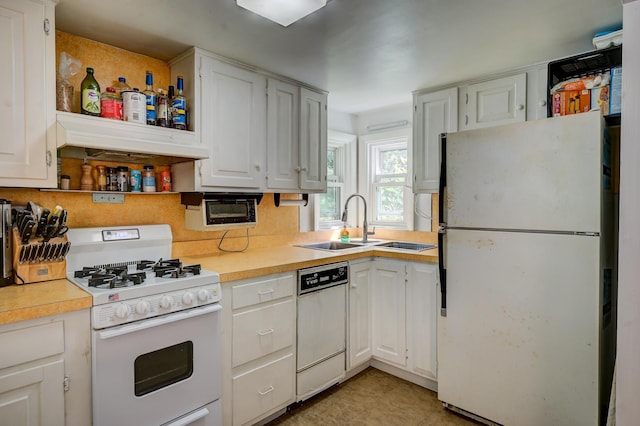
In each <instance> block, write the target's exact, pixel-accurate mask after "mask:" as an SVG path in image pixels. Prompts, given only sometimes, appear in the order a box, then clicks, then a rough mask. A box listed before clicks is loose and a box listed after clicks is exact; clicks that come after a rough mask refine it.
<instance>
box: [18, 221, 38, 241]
mask: <svg viewBox="0 0 640 426" xmlns="http://www.w3.org/2000/svg"><path fill="white" fill-rule="evenodd" d="M35 224H36V223H35V222H34V221H33V220H28V221H27V224H26V225H25V227H24V229H23V230H22V232H21V233H20V239H21V240H20V242H21V243H22V244H27V243H28V242H29V240H30V239H31V234H32V232H33V227H34V226H35Z"/></svg>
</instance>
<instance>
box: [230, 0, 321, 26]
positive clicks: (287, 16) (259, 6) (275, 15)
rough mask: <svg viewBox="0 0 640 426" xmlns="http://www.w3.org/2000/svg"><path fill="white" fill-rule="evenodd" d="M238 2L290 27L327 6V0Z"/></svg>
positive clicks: (251, 0) (250, 0) (239, 0)
mask: <svg viewBox="0 0 640 426" xmlns="http://www.w3.org/2000/svg"><path fill="white" fill-rule="evenodd" d="M236 4H237V5H238V6H240V7H242V8H244V9H247V10H250V11H251V12H253V13H256V14H258V15H260V16H264V17H265V18H267V19H270V20H272V21H273V22H277V23H278V24H280V25H282V26H283V27H288V26H289V25H291V24H293V23H294V22H296V21H297V20H299V19H302V18H304V17H305V16H307V15H309V14H311V13H313V12H315V11H316V10H318V9H321V8H323V7H324V6H326V4H327V0H236Z"/></svg>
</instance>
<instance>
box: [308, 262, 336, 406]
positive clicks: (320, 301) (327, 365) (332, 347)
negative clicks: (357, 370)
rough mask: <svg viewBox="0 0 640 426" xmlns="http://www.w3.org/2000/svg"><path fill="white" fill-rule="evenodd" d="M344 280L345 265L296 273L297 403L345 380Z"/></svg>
mask: <svg viewBox="0 0 640 426" xmlns="http://www.w3.org/2000/svg"><path fill="white" fill-rule="evenodd" d="M348 281H349V267H348V264H347V262H340V263H332V264H329V265H323V266H318V267H315V268H307V269H301V270H299V271H298V345H297V349H298V350H297V353H298V362H297V391H296V395H297V401H298V402H300V401H302V400H305V399H307V398H310V397H311V396H313V395H315V394H317V393H318V392H321V391H323V390H325V389H327V388H328V387H330V386H333V385H335V384H336V383H339V382H340V380H342V379H343V378H344V377H345V371H346V354H345V352H346V328H347V283H348Z"/></svg>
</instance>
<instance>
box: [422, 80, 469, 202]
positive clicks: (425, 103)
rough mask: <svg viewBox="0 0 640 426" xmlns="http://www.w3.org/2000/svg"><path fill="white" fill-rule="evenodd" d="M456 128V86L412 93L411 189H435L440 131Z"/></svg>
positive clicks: (438, 165) (426, 190)
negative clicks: (423, 92)
mask: <svg viewBox="0 0 640 426" xmlns="http://www.w3.org/2000/svg"><path fill="white" fill-rule="evenodd" d="M456 130H458V89H457V88H456V87H453V88H451V89H446V90H440V91H438V92H432V93H425V94H418V95H415V96H414V118H413V170H414V172H413V173H414V176H413V192H414V193H434V192H438V178H439V176H440V134H441V133H445V132H455V131H456Z"/></svg>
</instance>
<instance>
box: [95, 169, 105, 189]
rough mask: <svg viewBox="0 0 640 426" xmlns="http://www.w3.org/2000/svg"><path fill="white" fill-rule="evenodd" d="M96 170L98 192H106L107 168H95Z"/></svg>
mask: <svg viewBox="0 0 640 426" xmlns="http://www.w3.org/2000/svg"><path fill="white" fill-rule="evenodd" d="M96 170H98V191H106V190H107V168H106V167H105V166H96Z"/></svg>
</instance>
